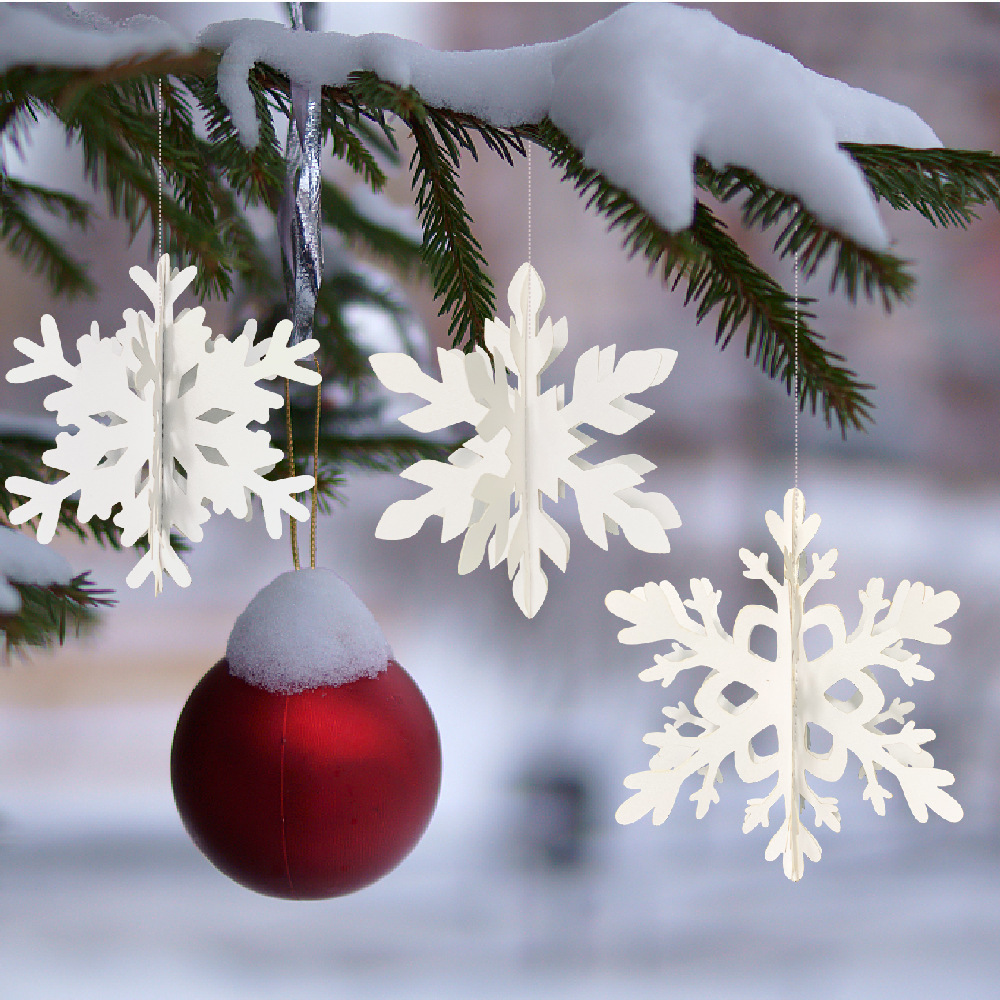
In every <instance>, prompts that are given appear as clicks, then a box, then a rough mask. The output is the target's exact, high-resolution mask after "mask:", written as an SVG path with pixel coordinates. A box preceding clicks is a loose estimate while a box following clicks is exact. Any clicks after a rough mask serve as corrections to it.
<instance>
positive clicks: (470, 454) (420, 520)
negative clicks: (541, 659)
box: [371, 264, 680, 618]
mask: <svg viewBox="0 0 1000 1000" xmlns="http://www.w3.org/2000/svg"><path fill="white" fill-rule="evenodd" d="M507 301H508V303H509V304H510V308H511V311H512V313H513V317H512V319H511V323H510V326H509V327H508V326H507V325H505V324H504V323H501V322H499V321H498V320H489V321H487V323H486V328H485V342H486V347H487V348H488V349H489V354H487V352H486V351H484V350H482V349H481V348H477V349H476V350H475V351H473V352H472V353H469V354H466V353H464V352H462V351H460V350H450V351H446V350H444V349H439V350H438V361H439V364H440V367H441V381H440V382H438V381H436V380H435V379H433V378H431V377H430V376H429V375H425V374H424V373H423V372H421V371H420V368H419V367H418V365H417V363H416V361H414V360H413V359H412V358H410V357H408V356H407V355H405V354H376V355H373V356H372V358H371V364H372V368H373V369H374V370H375V374H376V375H377V376H378V378H379V379H380V380H381V381H382V383H383V384H384V385H385V386H386V387H387V388H388V389H390V390H392V391H393V392H410V393H415V394H417V395H419V396H421V397H422V398H423V399H425V400H427V405H426V406H423V407H421V408H420V409H418V410H415V411H413V412H412V413H409V414H407V415H406V416H404V417H401V418H400V419H401V421H402V422H403V423H404V424H406V425H407V426H408V427H412V428H413V429H414V430H417V431H421V432H427V431H434V430H440V429H442V428H444V427H449V426H452V425H454V424H460V423H470V424H472V425H474V427H475V428H476V434H475V436H474V437H473V438H471V439H470V440H469V441H467V442H466V443H465V444H464V445H462V447H461V448H459V449H458V450H457V451H455V452H453V453H452V454H451V455H450V456H449V458H448V461H447V462H434V461H421V462H417V463H416V464H414V465H412V466H410V467H409V468H408V469H406V470H405V471H404V472H403V473H402V476H403V478H404V479H410V480H413V481H414V482H416V483H420V484H422V485H423V486H426V487H428V489H427V492H426V493H423V494H422V495H421V496H419V497H416V498H415V499H412V500H400V501H397V502H396V503H394V504H392V505H391V506H390V507H389V508H388V509H387V510H386V511H385V513H384V514H383V515H382V518H381V520H380V521H379V523H378V526H377V527H376V529H375V535H376V537H377V538H409V537H410V536H411V535H414V534H416V533H417V531H419V530H420V528H421V526H422V525H423V524H424V522H425V521H426V520H427V518H429V517H431V516H434V515H437V516H439V517H440V518H441V520H442V529H441V540H442V541H443V542H446V541H449V540H450V539H452V538H455V537H457V536H458V535H460V534H461V533H462V532H463V531H464V532H465V533H466V534H465V540H464V542H463V544H462V551H461V554H460V555H459V561H458V572H459V573H462V574H464V573H471V572H472V571H473V570H474V569H475V568H476V567H477V566H479V564H480V563H481V562H482V559H483V554H484V551H488V553H489V563H490V567H491V568H493V567H495V566H496V565H497V564H498V563H499V562H500V561H501V560H503V559H506V560H507V570H508V576H509V577H510V578H511V579H512V580H513V591H514V599H515V600H516V601H517V605H518V607H519V608H520V609H521V610H522V611H523V612H524V614H525V615H527V617H529V618H531V617H533V616H534V615H535V613H536V612H537V611H538V609H539V608H540V607H541V606H542V601H544V600H545V595H546V592H547V590H548V581H547V579H546V576H545V573H544V572H543V570H542V564H541V554H542V553H543V552H544V553H545V554H546V555H547V556H548V557H549V559H551V560H552V562H553V563H555V565H556V566H558V567H559V569H560V570H562V571H565V569H566V564H567V561H568V559H569V536H568V535H567V534H566V532H565V530H564V529H563V528H562V527H561V525H559V524H558V523H557V522H556V521H555V520H554V519H553V518H552V516H551V515H550V514H549V513H548V512H547V511H546V510H545V508H544V506H543V496H545V497H548V498H549V499H551V500H553V501H558V499H559V498H560V497H561V496H564V495H565V487H567V486H568V487H570V488H571V489H572V490H573V492H574V494H575V495H576V501H577V507H578V510H579V515H580V523H581V525H582V527H583V530H584V532H585V533H586V535H587V537H588V538H590V539H591V541H593V542H594V543H595V544H597V545H599V546H600V547H601V548H603V549H606V548H607V547H608V541H607V534H606V532H608V531H610V532H612V533H613V534H617V533H618V530H619V528H620V529H621V530H622V531H623V532H624V534H625V537H626V539H627V540H628V541H629V542H630V543H631V544H632V545H634V546H635V547H636V548H638V549H642V550H643V551H645V552H667V551H669V549H670V545H669V543H668V541H667V535H666V530H665V529H667V528H675V527H677V526H678V525H679V524H680V518H679V517H678V516H677V511H676V510H675V508H674V505H673V504H672V503H671V502H670V500H669V499H668V498H667V497H665V496H663V495H662V494H659V493H645V492H642V491H641V490H639V489H638V488H637V487H638V486H640V485H641V484H642V483H643V481H644V476H645V475H646V474H647V473H649V472H651V471H652V470H653V469H654V468H655V466H654V465H653V463H652V462H648V461H647V460H646V459H644V458H642V457H641V456H639V455H622V456H621V457H619V458H615V459H611V460H608V461H605V462H601V463H599V464H596V465H592V464H591V463H589V462H587V461H585V460H584V459H582V458H581V457H580V452H582V451H583V450H584V449H585V448H587V447H588V445H590V444H592V443H593V439H592V438H590V437H588V436H587V435H586V434H584V433H582V432H581V431H580V430H579V429H578V428H579V427H580V426H581V425H584V424H586V425H588V426H590V427H593V428H595V429H596V430H600V431H606V432H607V433H610V434H624V433H625V432H626V431H628V430H631V429H632V428H633V427H635V426H636V425H637V424H639V423H640V422H642V421H643V420H645V419H646V418H647V417H648V416H650V415H651V414H652V412H653V411H652V410H650V409H648V408H646V407H644V406H639V405H638V404H637V403H634V402H632V401H630V400H629V399H627V398H626V397H627V396H628V395H629V394H630V393H637V392H643V391H644V390H646V389H648V388H650V387H651V386H654V385H659V384H660V383H661V382H662V381H663V380H664V379H665V378H666V377H667V376H668V375H669V374H670V370H671V368H672V367H673V364H674V361H675V359H676V357H677V352H676V351H669V350H663V349H655V350H648V351H630V352H629V353H627V354H626V355H624V357H622V358H621V360H620V361H619V362H618V364H617V365H616V364H615V349H614V347H613V346H612V347H607V348H605V349H603V350H601V349H599V348H597V347H594V348H591V349H590V350H589V351H587V352H586V353H585V354H583V355H582V356H581V357H580V359H579V360H578V361H577V365H576V372H575V374H574V379H573V398H572V401H571V402H569V403H567V402H566V401H565V387H564V386H562V385H559V386H554V387H552V388H550V389H547V390H546V391H545V392H542V391H541V384H540V383H541V375H542V373H543V372H544V371H545V369H546V368H548V366H549V365H550V364H551V363H552V361H553V360H554V359H555V358H556V357H557V356H558V355H559V354H560V352H561V351H562V350H563V348H564V347H565V346H566V342H567V337H568V330H567V326H566V320H565V318H563V319H561V320H559V322H558V323H555V324H553V323H552V321H551V320H550V319H547V320H546V321H545V323H544V325H543V326H542V327H541V329H539V325H538V323H539V315H540V313H541V310H542V306H543V305H544V303H545V288H544V286H543V285H542V281H541V279H540V278H539V277H538V273H537V272H536V271H535V270H534V268H532V267H531V266H530V265H529V264H522V265H521V267H520V268H518V270H517V273H516V274H515V275H514V278H513V280H512V281H511V283H510V287H509V288H508V291H507ZM490 355H492V364H491V359H490ZM508 372H510V373H511V374H512V375H513V376H514V377H515V379H516V385H515V386H511V385H510V384H509V382H508V374H507V373H508ZM512 496H513V498H514V510H513V512H512V511H511V497H512Z"/></svg>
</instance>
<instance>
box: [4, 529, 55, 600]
mask: <svg viewBox="0 0 1000 1000" xmlns="http://www.w3.org/2000/svg"><path fill="white" fill-rule="evenodd" d="M72 579H73V570H72V568H71V567H70V564H69V563H68V562H66V560H65V559H64V558H63V557H62V556H61V555H59V553H58V552H53V551H52V549H50V548H48V547H47V546H45V545H42V544H41V543H40V542H36V541H35V539H34V538H32V537H30V536H29V535H26V534H24V533H23V532H20V531H15V530H14V529H13V528H7V527H2V526H0V615H16V614H17V613H18V612H19V611H20V610H21V595H20V594H19V593H18V592H17V589H16V588H15V587H13V586H12V584H14V583H27V584H33V585H35V586H37V587H48V586H51V585H52V584H54V583H58V584H63V585H65V584H68V583H70V581H72Z"/></svg>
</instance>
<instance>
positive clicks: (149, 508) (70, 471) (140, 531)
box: [6, 256, 320, 593]
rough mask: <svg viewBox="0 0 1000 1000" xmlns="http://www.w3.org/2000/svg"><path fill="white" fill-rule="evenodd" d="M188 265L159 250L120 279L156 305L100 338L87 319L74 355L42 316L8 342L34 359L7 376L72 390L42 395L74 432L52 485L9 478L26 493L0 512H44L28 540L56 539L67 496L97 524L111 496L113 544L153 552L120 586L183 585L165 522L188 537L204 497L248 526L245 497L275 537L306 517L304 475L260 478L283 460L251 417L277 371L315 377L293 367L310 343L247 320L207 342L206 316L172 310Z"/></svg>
mask: <svg viewBox="0 0 1000 1000" xmlns="http://www.w3.org/2000/svg"><path fill="white" fill-rule="evenodd" d="M196 273H197V271H196V268H194V267H189V268H186V269H185V270H184V271H177V270H175V271H174V272H173V273H171V271H170V262H169V259H168V258H167V257H166V256H163V257H161V258H160V261H159V264H158V266H157V272H156V277H155V278H154V277H153V276H152V275H151V274H149V273H147V272H146V271H144V270H143V269H142V268H140V267H133V268H132V269H131V271H129V274H130V276H131V278H132V280H133V281H134V282H135V283H136V284H137V285H138V286H139V288H140V289H142V291H143V292H144V293H145V295H146V296H147V298H148V299H149V301H150V302H151V303H152V304H153V307H154V315H153V318H152V319H150V318H149V316H147V315H146V314H145V313H144V312H138V313H137V312H135V311H134V310H132V309H126V310H125V312H124V320H125V325H124V326H123V327H122V329H120V330H119V331H118V332H117V333H116V334H115V335H114V337H106V338H104V339H102V338H101V337H100V334H99V332H98V328H97V323H93V324H92V325H91V332H90V334H89V335H87V336H83V337H81V338H80V339H79V340H78V341H77V350H78V351H79V353H80V363H79V364H78V365H72V364H70V363H69V361H67V360H66V358H65V356H64V354H63V349H62V342H61V340H60V337H59V330H58V328H57V327H56V323H55V320H54V319H53V318H52V317H51V316H48V315H46V316H43V317H42V324H41V325H42V343H41V345H39V344H36V343H34V342H33V341H30V340H27V339H25V338H23V337H21V338H18V339H17V340H15V341H14V346H15V347H16V348H17V349H18V350H19V351H20V352H21V353H22V354H24V355H26V356H27V357H29V358H31V359H32V360H31V363H30V364H27V365H22V366H21V367H20V368H14V369H12V370H11V371H9V372H8V373H7V380H8V381H9V382H30V381H33V380H34V379H38V378H44V377H46V376H49V375H55V376H56V377H58V378H60V379H62V380H63V381H64V382H66V383H67V385H68V387H67V388H65V389H61V390H59V391H57V392H53V393H51V394H50V395H48V396H47V397H46V398H45V408H46V409H48V410H55V411H56V416H57V419H58V421H59V423H60V424H61V425H63V426H67V425H75V426H76V427H77V428H78V430H77V432H76V433H75V434H68V433H63V434H59V435H57V436H56V447H55V448H53V449H51V450H50V451H47V452H45V454H44V455H42V460H43V461H44V462H45V464H46V465H48V466H50V467H51V468H53V469H59V470H61V471H63V472H66V473H67V475H66V476H65V477H64V478H62V479H60V480H58V481H57V482H53V483H42V482H37V481H35V480H32V479H25V478H23V477H21V476H11V477H10V478H9V479H8V480H7V484H6V485H7V488H8V489H9V490H11V492H13V493H19V494H21V495H22V496H26V497H28V500H27V501H26V502H25V503H23V504H21V505H20V506H19V507H16V508H14V510H12V511H11V513H10V521H11V523H12V524H23V523H24V522H25V521H28V520H30V519H31V518H33V517H35V516H36V515H39V514H40V515H41V520H40V522H39V525H38V533H37V537H38V540H39V541H40V542H43V543H48V542H50V541H51V540H52V537H53V535H54V533H55V529H56V526H57V524H58V520H59V510H60V507H61V505H62V503H63V501H64V500H65V499H66V498H67V497H69V496H71V495H72V494H74V493H76V492H77V491H79V493H80V499H79V502H78V504H77V513H76V516H77V518H78V519H79V520H80V521H82V522H86V521H88V520H89V519H90V518H92V517H94V516H95V515H96V516H98V517H102V518H106V517H109V516H110V515H111V510H112V508H113V507H114V506H115V505H116V504H120V505H121V509H120V510H119V511H118V513H117V514H115V517H114V522H115V524H117V525H118V527H119V528H121V529H122V538H121V540H122V544H123V545H134V544H135V543H136V542H137V541H138V540H139V539H140V538H141V537H142V536H143V535H146V536H147V538H148V540H149V551H148V552H147V553H146V554H145V555H144V556H143V557H142V558H141V559H140V560H139V561H138V562H137V563H136V565H135V566H134V567H133V568H132V571H131V572H130V573H129V575H128V577H127V579H126V582H127V583H128V585H129V586H130V587H137V586H139V584H141V583H142V581H143V580H145V579H146V577H147V576H149V575H150V574H152V575H153V579H154V582H155V587H156V592H157V593H159V591H160V589H161V587H162V579H163V571H164V570H166V572H168V573H169V574H170V576H171V577H173V579H174V580H175V581H176V582H177V583H178V584H180V585H181V586H182V587H186V586H187V585H188V584H189V583H190V582H191V577H190V574H189V573H188V571H187V567H186V566H185V565H184V563H183V562H182V561H181V559H180V557H179V556H178V555H177V553H176V552H175V551H174V550H173V548H172V547H171V544H170V531H171V528H177V529H178V530H179V531H180V532H182V533H183V534H184V535H185V536H186V537H187V538H189V539H191V541H194V542H198V541H201V539H202V535H203V532H202V528H201V526H202V524H203V523H204V522H205V521H207V520H208V518H209V512H208V509H207V506H206V502H207V501H209V500H210V501H211V502H212V505H213V507H214V510H215V513H217V514H219V513H222V512H223V511H225V510H230V511H232V513H233V514H234V515H235V516H236V517H241V518H245V519H247V520H249V518H250V516H251V514H252V509H251V506H250V495H251V493H256V494H257V495H258V496H259V497H260V499H261V501H262V503H263V508H264V522H265V525H266V526H267V531H268V534H269V535H270V536H271V537H272V538H280V537H281V513H282V511H285V512H287V513H288V514H289V515H290V516H291V517H295V518H297V519H298V520H303V519H305V518H307V517H308V516H309V511H308V510H307V509H306V507H305V506H303V505H302V504H301V503H300V502H299V501H298V500H296V499H295V498H294V497H293V496H292V494H293V493H299V492H301V491H302V490H306V489H309V488H310V487H311V486H312V484H313V478H312V476H294V477H292V478H288V479H283V480H279V481H274V482H271V481H268V480H266V479H264V478H263V475H262V474H264V473H267V472H270V470H271V469H273V468H274V466H275V464H276V463H277V461H278V460H279V459H280V458H281V455H282V452H281V450H280V449H277V448H272V447H270V436H269V435H268V433H267V431H265V430H256V431H251V430H250V429H249V428H248V426H247V425H248V424H249V423H251V422H255V421H256V422H263V421H265V420H267V417H268V412H269V411H270V410H271V409H274V408H275V407H277V406H280V405H281V404H282V397H281V396H280V395H279V394H278V393H275V392H270V391H269V390H267V389H264V388H262V387H260V386H258V385H257V384H256V383H257V382H258V381H259V380H261V379H271V378H275V377H276V376H279V375H282V376H284V377H285V378H288V379H293V380H295V381H296V382H305V383H306V384H308V385H316V384H317V382H318V381H319V378H320V376H319V373H318V372H316V371H313V370H311V369H308V368H301V367H299V366H298V365H296V364H295V362H296V361H297V360H298V359H300V358H302V357H305V356H307V355H309V354H311V353H312V352H313V351H314V350H315V349H316V347H317V346H318V345H317V342H316V341H315V340H307V341H304V342H303V343H301V344H297V345H295V346H294V347H289V346H288V340H289V336H290V334H291V330H292V324H291V323H289V322H287V321H284V322H281V323H279V324H278V325H277V326H276V327H275V330H274V335H273V336H272V337H269V338H267V339H265V340H262V341H261V342H260V343H258V344H256V345H255V344H254V343H253V339H254V335H255V333H256V329H257V324H256V322H255V321H254V320H249V321H248V322H247V324H246V326H245V327H244V328H243V331H242V333H241V334H240V335H239V336H238V337H237V338H236V339H235V340H232V341H229V340H226V339H224V338H218V339H214V340H213V339H212V331H211V330H210V329H209V328H208V327H207V326H205V325H204V324H203V322H202V321H203V320H204V318H205V310H204V309H202V308H201V307H197V308H195V309H185V310H184V311H183V312H181V313H180V314H179V315H178V316H177V317H176V318H175V317H174V314H173V311H174V304H175V303H176V301H177V298H178V296H179V295H180V294H181V293H182V292H183V291H184V290H185V289H186V288H187V287H188V285H190V284H191V282H192V281H193V280H194V276H195V274H196Z"/></svg>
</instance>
